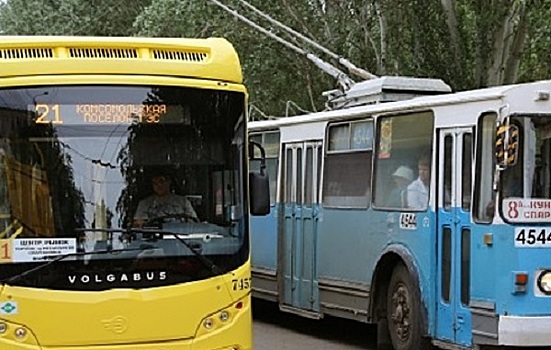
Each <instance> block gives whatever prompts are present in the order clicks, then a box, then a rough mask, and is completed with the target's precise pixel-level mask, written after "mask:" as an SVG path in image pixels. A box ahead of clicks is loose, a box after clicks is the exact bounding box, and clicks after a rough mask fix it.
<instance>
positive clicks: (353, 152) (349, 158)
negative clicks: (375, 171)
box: [323, 120, 373, 208]
mask: <svg viewBox="0 0 551 350" xmlns="http://www.w3.org/2000/svg"><path fill="white" fill-rule="evenodd" d="M327 140H328V141H327V149H326V155H325V167H324V174H323V205H324V206H326V207H345V208H367V206H368V203H369V197H370V194H371V193H370V192H371V158H372V150H373V123H372V122H371V121H365V120H363V121H352V122H346V123H338V124H332V125H329V127H328V130H327Z"/></svg>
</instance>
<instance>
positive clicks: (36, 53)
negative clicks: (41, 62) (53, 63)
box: [0, 48, 54, 60]
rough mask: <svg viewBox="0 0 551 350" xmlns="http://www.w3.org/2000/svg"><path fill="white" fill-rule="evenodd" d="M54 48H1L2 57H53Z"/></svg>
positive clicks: (0, 54) (9, 58)
mask: <svg viewBox="0 0 551 350" xmlns="http://www.w3.org/2000/svg"><path fill="white" fill-rule="evenodd" d="M53 57H54V53H53V50H52V49H48V48H46V49H0V59H4V60H13V59H27V58H28V59H34V58H53Z"/></svg>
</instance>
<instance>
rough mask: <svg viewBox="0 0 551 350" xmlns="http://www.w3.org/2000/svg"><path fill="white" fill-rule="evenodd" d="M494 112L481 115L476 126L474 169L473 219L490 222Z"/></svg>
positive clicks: (491, 212) (492, 210)
mask: <svg viewBox="0 0 551 350" xmlns="http://www.w3.org/2000/svg"><path fill="white" fill-rule="evenodd" d="M496 122H497V114H496V113H487V114H484V115H482V117H481V118H480V121H479V126H478V128H477V129H478V135H477V154H476V168H475V169H476V171H475V190H474V193H475V198H474V200H475V201H474V207H473V217H474V220H475V221H477V222H481V223H490V222H491V221H492V218H493V216H494V212H495V191H494V188H493V185H494V171H495V157H494V150H495V147H494V140H495V135H496Z"/></svg>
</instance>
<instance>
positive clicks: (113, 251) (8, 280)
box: [0, 244, 154, 284]
mask: <svg viewBox="0 0 551 350" xmlns="http://www.w3.org/2000/svg"><path fill="white" fill-rule="evenodd" d="M152 248H154V247H153V246H151V245H148V244H144V245H142V246H140V247H139V248H125V249H109V250H98V251H91V252H76V253H67V254H62V255H58V256H56V257H55V258H53V259H52V260H48V261H47V262H45V263H43V264H40V265H38V266H35V267H33V268H31V269H28V270H25V271H23V272H21V273H18V274H17V275H14V276H11V277H10V278H6V279H4V280H0V283H2V284H9V283H13V282H15V281H18V280H20V279H22V278H24V277H26V276H28V275H30V274H32V273H35V272H37V271H40V270H42V269H44V268H46V267H48V266H50V265H52V264H54V263H56V262H58V261H62V260H65V259H67V258H70V257H73V256H85V255H96V254H97V255H99V254H116V253H122V252H132V251H139V252H141V251H144V250H148V249H152Z"/></svg>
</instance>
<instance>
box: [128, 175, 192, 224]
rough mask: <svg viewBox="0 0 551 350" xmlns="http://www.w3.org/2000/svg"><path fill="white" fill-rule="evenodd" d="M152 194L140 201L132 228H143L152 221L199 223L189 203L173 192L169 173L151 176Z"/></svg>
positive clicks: (183, 197)
mask: <svg viewBox="0 0 551 350" xmlns="http://www.w3.org/2000/svg"><path fill="white" fill-rule="evenodd" d="M150 180H151V188H152V189H153V194H152V195H150V196H148V197H146V198H144V199H142V200H141V201H140V202H139V204H138V209H137V210H136V214H135V215H134V222H133V226H134V227H143V226H144V224H147V223H149V222H150V221H153V220H161V219H162V220H183V221H195V222H197V221H199V220H198V218H197V213H196V212H195V210H194V209H193V206H192V204H191V202H190V201H189V200H188V199H187V198H186V197H185V196H182V195H179V194H176V193H174V192H173V188H172V183H173V180H172V177H171V175H170V174H169V173H167V172H163V171H156V172H155V173H154V174H153V175H152V176H151V179H150Z"/></svg>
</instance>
